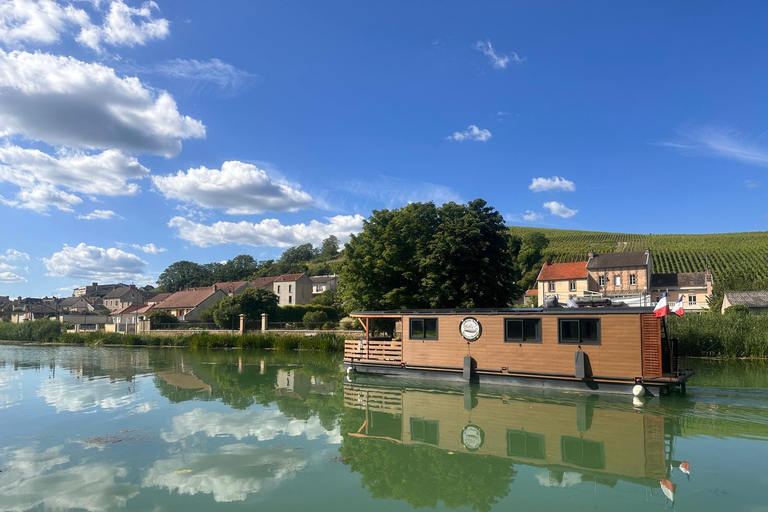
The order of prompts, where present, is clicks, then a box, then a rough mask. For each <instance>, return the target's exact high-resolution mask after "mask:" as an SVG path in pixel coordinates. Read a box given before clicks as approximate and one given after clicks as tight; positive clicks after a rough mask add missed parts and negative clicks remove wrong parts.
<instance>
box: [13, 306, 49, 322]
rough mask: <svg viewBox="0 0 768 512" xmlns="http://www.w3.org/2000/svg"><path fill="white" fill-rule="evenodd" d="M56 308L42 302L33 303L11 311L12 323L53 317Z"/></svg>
mask: <svg viewBox="0 0 768 512" xmlns="http://www.w3.org/2000/svg"><path fill="white" fill-rule="evenodd" d="M55 316H56V310H55V309H52V308H49V307H48V306H44V305H42V304H33V305H30V306H28V307H26V308H25V309H23V310H20V311H13V312H11V323H14V324H21V323H24V322H30V321H32V320H40V319H41V318H53V317H55Z"/></svg>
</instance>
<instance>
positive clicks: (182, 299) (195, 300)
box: [154, 286, 227, 321]
mask: <svg viewBox="0 0 768 512" xmlns="http://www.w3.org/2000/svg"><path fill="white" fill-rule="evenodd" d="M226 296H227V294H226V293H224V292H223V291H222V290H217V289H216V288H215V287H213V286H205V287H202V288H189V289H187V290H182V291H178V292H176V293H174V294H171V295H170V296H169V297H168V298H167V299H165V300H164V301H163V302H161V303H160V304H157V305H156V306H155V307H154V310H155V311H167V312H169V313H170V314H172V315H173V316H175V317H176V318H178V319H179V320H183V321H195V320H199V319H200V313H202V312H203V311H205V310H206V309H208V308H210V307H211V306H213V305H214V304H216V303H217V302H219V301H220V300H221V299H223V298H224V297H226Z"/></svg>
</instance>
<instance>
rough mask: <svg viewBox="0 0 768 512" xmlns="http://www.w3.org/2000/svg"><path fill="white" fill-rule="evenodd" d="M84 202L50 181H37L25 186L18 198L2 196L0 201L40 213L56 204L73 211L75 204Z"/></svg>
mask: <svg viewBox="0 0 768 512" xmlns="http://www.w3.org/2000/svg"><path fill="white" fill-rule="evenodd" d="M82 202H83V200H82V199H80V198H79V197H77V196H76V195H74V194H69V193H67V192H64V191H63V190H59V189H57V188H56V187H54V186H53V185H50V184H48V183H36V184H31V185H30V186H28V187H23V188H21V189H20V190H19V192H18V193H17V194H16V199H5V198H4V197H2V196H0V203H3V204H5V205H8V206H12V207H14V208H23V209H27V210H33V211H36V212H38V213H45V212H46V211H48V207H49V206H55V207H56V208H58V209H59V210H61V211H64V212H71V211H72V207H73V206H74V205H77V204H80V203H82Z"/></svg>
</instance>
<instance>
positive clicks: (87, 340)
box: [0, 320, 344, 352]
mask: <svg viewBox="0 0 768 512" xmlns="http://www.w3.org/2000/svg"><path fill="white" fill-rule="evenodd" d="M62 331H63V330H62V325H61V323H59V322H56V321H51V320H36V321H34V322H25V323H22V324H11V323H0V340H7V341H37V342H44V343H64V344H73V345H74V344H79V345H89V346H102V345H136V346H150V347H152V346H154V347H189V348H244V349H276V350H317V351H323V352H340V351H342V350H344V336H342V335H340V334H334V333H317V334H315V335H313V336H305V335H303V334H278V333H270V332H266V333H252V334H245V335H243V336H240V335H239V334H218V333H216V334H213V333H208V332H204V331H203V332H200V333H195V334H179V335H170V336H169V335H164V336H153V335H152V334H119V333H107V332H103V331H96V332H89V333H65V332H62Z"/></svg>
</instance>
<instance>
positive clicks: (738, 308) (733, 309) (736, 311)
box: [724, 304, 750, 315]
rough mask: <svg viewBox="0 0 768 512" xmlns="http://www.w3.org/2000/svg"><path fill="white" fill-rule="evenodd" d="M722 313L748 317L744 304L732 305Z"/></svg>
mask: <svg viewBox="0 0 768 512" xmlns="http://www.w3.org/2000/svg"><path fill="white" fill-rule="evenodd" d="M724 313H725V314H726V315H748V314H749V313H750V311H749V308H748V307H747V306H745V305H744V304H734V305H733V306H728V307H727V308H725V311H724Z"/></svg>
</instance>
